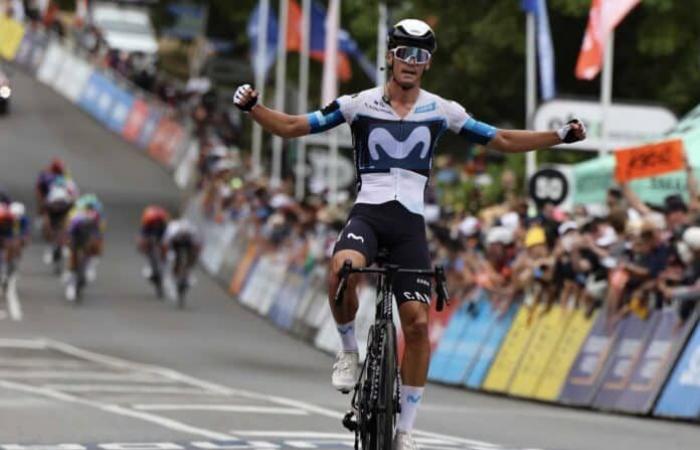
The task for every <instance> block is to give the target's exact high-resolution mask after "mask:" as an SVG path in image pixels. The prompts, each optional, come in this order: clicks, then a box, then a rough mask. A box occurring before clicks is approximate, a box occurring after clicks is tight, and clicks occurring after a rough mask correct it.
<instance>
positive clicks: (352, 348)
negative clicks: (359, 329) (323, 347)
mask: <svg viewBox="0 0 700 450" xmlns="http://www.w3.org/2000/svg"><path fill="white" fill-rule="evenodd" d="M337 327H338V334H339V335H340V341H341V342H342V343H343V351H344V352H357V339H356V338H355V321H354V320H353V321H352V322H348V323H346V324H343V325H339V324H337Z"/></svg>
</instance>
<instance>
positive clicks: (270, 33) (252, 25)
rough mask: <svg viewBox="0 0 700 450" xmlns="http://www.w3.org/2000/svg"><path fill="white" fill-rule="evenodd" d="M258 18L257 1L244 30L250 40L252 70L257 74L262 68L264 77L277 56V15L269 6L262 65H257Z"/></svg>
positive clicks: (258, 7)
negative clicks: (265, 45)
mask: <svg viewBox="0 0 700 450" xmlns="http://www.w3.org/2000/svg"><path fill="white" fill-rule="evenodd" d="M259 20H260V4H259V3H258V6H256V7H255V9H254V10H253V13H252V14H251V15H250V18H249V19H248V26H247V28H246V32H247V34H248V39H249V40H250V59H251V61H252V62H253V72H254V73H256V74H257V73H258V71H259V70H262V71H263V73H264V74H265V77H267V72H268V71H269V70H270V67H272V64H274V62H275V59H276V58H277V33H278V26H277V17H275V12H274V11H273V9H272V8H270V9H269V11H268V16H267V39H266V43H267V48H266V49H265V61H264V63H263V67H258V57H257V54H258V31H259V30H258V24H259Z"/></svg>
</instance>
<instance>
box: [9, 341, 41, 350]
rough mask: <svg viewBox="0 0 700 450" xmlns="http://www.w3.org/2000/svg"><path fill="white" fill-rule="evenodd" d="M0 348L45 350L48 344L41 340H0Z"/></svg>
mask: <svg viewBox="0 0 700 450" xmlns="http://www.w3.org/2000/svg"><path fill="white" fill-rule="evenodd" d="M0 348H27V349H33V350H45V349H46V342H44V341H43V340H41V339H0Z"/></svg>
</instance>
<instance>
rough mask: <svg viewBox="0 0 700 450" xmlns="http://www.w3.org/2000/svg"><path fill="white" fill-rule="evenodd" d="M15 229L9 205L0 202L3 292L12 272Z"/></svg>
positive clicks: (0, 259)
mask: <svg viewBox="0 0 700 450" xmlns="http://www.w3.org/2000/svg"><path fill="white" fill-rule="evenodd" d="M15 229H16V227H15V218H14V217H13V216H12V212H11V211H10V206H9V205H8V204H7V203H4V202H0V285H1V286H2V291H3V292H4V291H5V287H6V286H7V281H8V279H9V276H10V275H11V273H12V261H13V242H14V237H15Z"/></svg>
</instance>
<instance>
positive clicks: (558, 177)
mask: <svg viewBox="0 0 700 450" xmlns="http://www.w3.org/2000/svg"><path fill="white" fill-rule="evenodd" d="M529 189H530V197H531V198H532V199H533V200H534V201H535V203H537V204H538V205H541V204H543V203H547V202H550V203H553V204H555V205H560V204H561V203H563V202H564V200H566V197H567V196H568V195H569V182H568V180H567V179H566V176H565V175H564V174H563V173H562V172H561V171H559V170H556V169H551V168H549V169H542V170H540V171H538V172H535V174H534V175H532V177H531V178H530V183H529Z"/></svg>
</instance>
